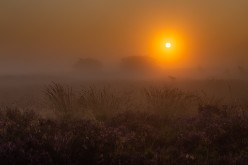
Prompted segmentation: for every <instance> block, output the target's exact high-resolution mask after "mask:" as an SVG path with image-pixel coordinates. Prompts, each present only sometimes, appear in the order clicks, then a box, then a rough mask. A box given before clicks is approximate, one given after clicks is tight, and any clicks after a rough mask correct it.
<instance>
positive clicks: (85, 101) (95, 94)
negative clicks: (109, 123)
mask: <svg viewBox="0 0 248 165" xmlns="http://www.w3.org/2000/svg"><path fill="white" fill-rule="evenodd" d="M79 102H80V105H81V106H82V107H83V108H84V109H87V110H90V111H91V112H93V114H94V116H95V117H96V118H97V119H100V120H102V119H106V118H107V117H108V116H111V115H114V114H115V113H116V112H120V111H121V110H123V108H124V107H126V105H125V104H123V103H127V102H126V98H124V97H120V96H118V95H117V92H115V93H114V92H113V91H111V89H109V88H108V89H107V87H103V88H100V89H99V88H96V87H93V86H91V87H88V88H84V89H82V91H81V94H80V99H79Z"/></svg>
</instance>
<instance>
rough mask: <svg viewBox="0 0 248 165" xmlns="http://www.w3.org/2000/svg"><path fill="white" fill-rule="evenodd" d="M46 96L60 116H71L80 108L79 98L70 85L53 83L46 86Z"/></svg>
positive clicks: (67, 117)
mask: <svg viewBox="0 0 248 165" xmlns="http://www.w3.org/2000/svg"><path fill="white" fill-rule="evenodd" d="M45 96H46V99H47V101H48V103H49V104H50V105H51V108H52V109H53V110H54V112H55V113H56V114H57V115H58V116H59V117H60V118H63V119H69V118H71V117H72V115H73V112H74V111H75V110H76V108H78V104H77V99H76V97H75V95H74V94H73V91H72V88H71V87H69V86H64V85H62V84H59V83H52V84H51V85H48V86H47V87H46V89H45Z"/></svg>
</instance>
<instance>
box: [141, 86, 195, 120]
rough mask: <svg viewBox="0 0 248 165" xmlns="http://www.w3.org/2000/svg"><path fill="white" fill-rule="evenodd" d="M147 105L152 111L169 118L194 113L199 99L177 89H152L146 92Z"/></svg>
mask: <svg viewBox="0 0 248 165" xmlns="http://www.w3.org/2000/svg"><path fill="white" fill-rule="evenodd" d="M144 94H145V98H146V103H147V105H148V108H149V109H150V110H151V111H155V112H156V113H160V114H162V115H164V116H167V117H173V116H174V117H175V116H180V115H183V114H186V113H189V112H190V113H192V112H194V109H195V108H196V106H197V105H198V100H199V97H198V96H197V95H194V94H192V93H188V92H184V91H182V90H179V89H177V88H172V89H170V88H156V87H150V88H145V90H144Z"/></svg>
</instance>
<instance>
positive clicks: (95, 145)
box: [0, 83, 248, 165]
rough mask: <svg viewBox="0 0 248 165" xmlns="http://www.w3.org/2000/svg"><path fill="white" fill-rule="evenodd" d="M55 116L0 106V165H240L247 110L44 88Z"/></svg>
mask: <svg viewBox="0 0 248 165" xmlns="http://www.w3.org/2000/svg"><path fill="white" fill-rule="evenodd" d="M44 93H45V96H46V101H47V104H48V105H50V107H51V110H53V112H54V114H55V117H44V116H41V115H39V114H37V113H36V112H34V111H33V110H27V109H20V108H6V107H5V108H4V107H3V108H1V111H0V112H1V113H0V162H1V164H120V165H121V164H130V165H132V164H134V165H137V164H245V163H246V162H248V115H247V108H246V107H245V106H241V105H238V104H232V105H224V104H217V103H216V102H214V101H211V99H206V98H204V97H201V96H199V95H196V94H192V93H188V92H185V91H182V90H179V89H170V88H155V87H152V88H146V89H144V91H143V96H144V98H145V99H144V101H143V102H140V103H139V105H138V103H137V102H136V103H134V102H132V98H131V96H125V97H124V96H123V95H120V94H118V92H113V91H112V90H111V89H109V88H106V87H104V88H96V87H89V88H84V89H83V90H81V91H80V92H79V93H77V94H76V93H74V92H73V90H72V89H71V88H70V87H68V86H63V85H60V84H56V83H54V84H51V85H50V86H47V88H46V89H45V92H44Z"/></svg>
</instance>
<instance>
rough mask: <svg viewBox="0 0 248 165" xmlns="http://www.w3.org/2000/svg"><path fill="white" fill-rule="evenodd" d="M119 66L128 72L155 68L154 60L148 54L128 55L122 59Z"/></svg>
mask: <svg viewBox="0 0 248 165" xmlns="http://www.w3.org/2000/svg"><path fill="white" fill-rule="evenodd" d="M121 68H122V69H123V70H124V71H128V72H147V71H152V70H154V69H156V62H155V60H154V59H153V58H151V57H149V56H129V57H126V58H123V59H122V61H121Z"/></svg>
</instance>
